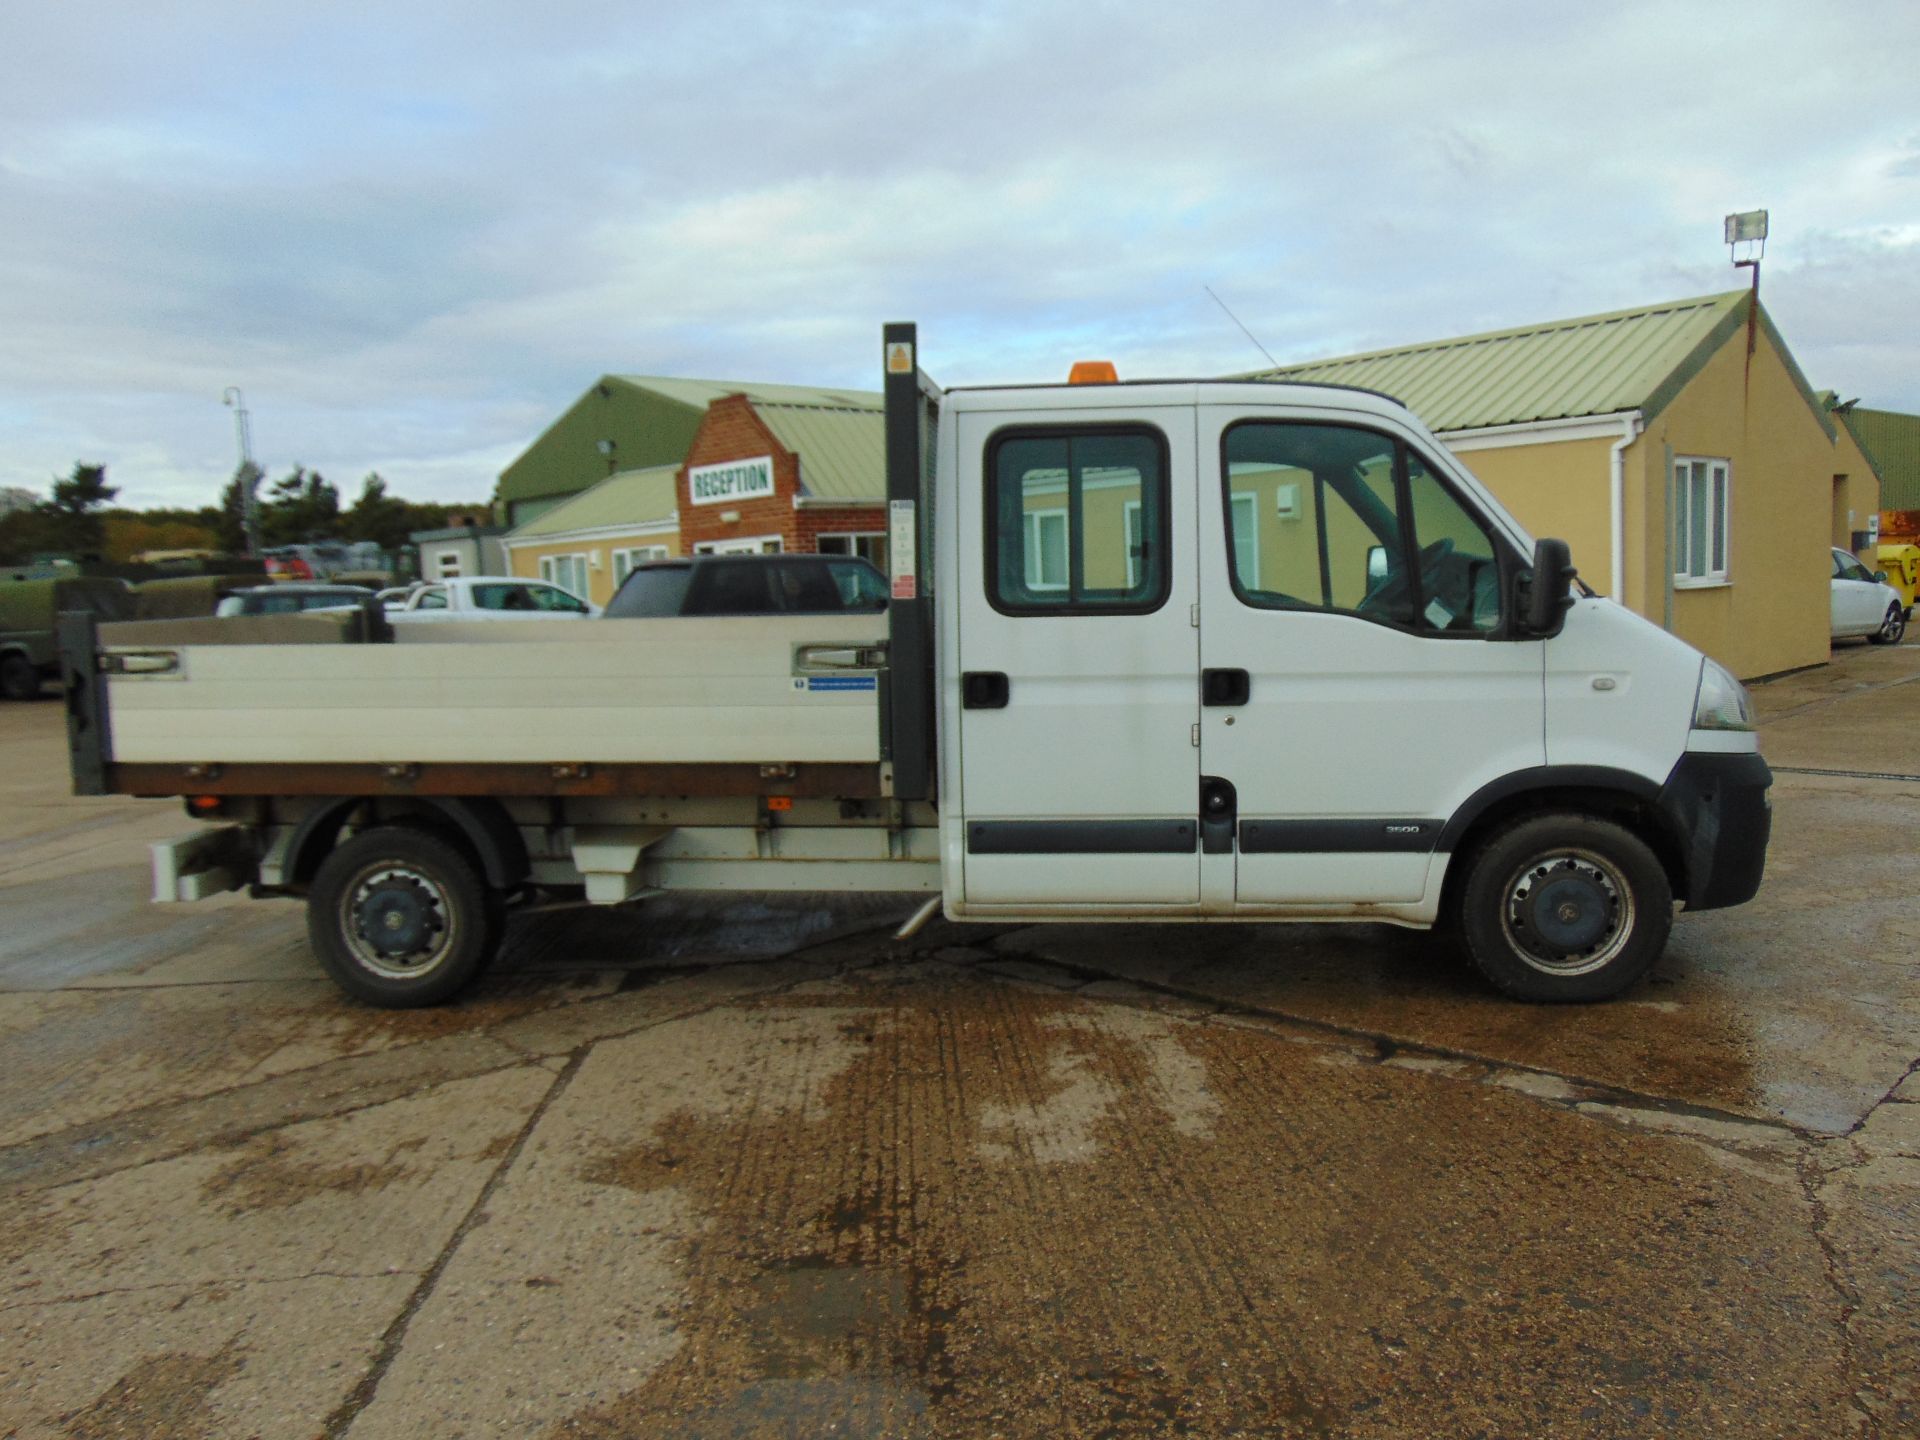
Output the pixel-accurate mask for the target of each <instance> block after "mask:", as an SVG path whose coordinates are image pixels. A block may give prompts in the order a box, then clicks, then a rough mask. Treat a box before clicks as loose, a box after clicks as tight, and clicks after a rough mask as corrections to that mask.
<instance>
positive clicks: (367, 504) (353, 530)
mask: <svg viewBox="0 0 1920 1440" xmlns="http://www.w3.org/2000/svg"><path fill="white" fill-rule="evenodd" d="M419 508H421V507H419V506H417V505H411V504H409V503H408V502H407V501H405V500H401V499H399V498H398V497H396V496H393V495H389V494H387V482H386V481H385V480H382V479H381V478H380V475H379V473H378V472H377V471H376V472H374V473H373V474H370V475H368V476H367V478H366V479H365V480H363V481H362V482H361V485H360V498H359V499H358V500H355V501H354V502H353V506H352V508H351V509H349V510H348V511H347V513H346V517H345V519H344V522H343V523H344V526H345V532H346V537H347V539H349V540H371V541H372V542H373V543H374V544H376V545H378V546H379V547H380V548H381V549H382V550H388V551H392V550H398V549H399V548H400V547H401V546H402V545H405V544H406V543H407V533H408V532H409V531H411V530H418V529H421V528H424V527H422V526H420V525H418V524H416V523H415V520H414V512H415V511H416V510H418V509H419Z"/></svg>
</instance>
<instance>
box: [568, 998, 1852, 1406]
mask: <svg viewBox="0 0 1920 1440" xmlns="http://www.w3.org/2000/svg"><path fill="white" fill-rule="evenodd" d="M792 1003H794V1002H793V1001H790V1000H785V999H782V1000H773V1001H764V1002H761V1006H760V1007H759V1008H767V1009H777V1008H780V1007H783V1006H789V1005H791V1004H792ZM839 1003H840V1004H842V1005H845V1004H846V1003H847V997H845V996H842V997H840V999H839ZM863 1008H864V1015H863V1018H861V1019H860V1020H858V1021H855V1022H851V1024H850V1027H848V1028H846V1029H845V1030H843V1034H844V1035H845V1037H846V1038H848V1039H850V1040H852V1041H854V1042H855V1043H856V1044H857V1046H858V1050H857V1052H856V1054H855V1055H854V1056H853V1058H852V1059H851V1060H850V1061H848V1062H847V1063H845V1064H843V1065H842V1066H841V1067H840V1069H839V1070H838V1072H837V1073H836V1074H835V1076H834V1078H832V1080H831V1081H830V1082H829V1083H828V1086H827V1089H826V1092H825V1094H824V1104H823V1105H820V1106H816V1107H809V1109H808V1111H807V1113H806V1114H805V1115H804V1116H802V1117H800V1118H799V1119H798V1120H796V1118H795V1117H794V1116H793V1115H791V1114H788V1115H784V1116H779V1117H775V1116H765V1117H761V1119H758V1120H756V1118H755V1117H754V1116H753V1115H752V1114H751V1113H750V1112H747V1111H744V1110H743V1111H736V1112H735V1113H732V1114H724V1115H716V1114H714V1113H712V1112H711V1111H709V1110H704V1109H703V1110H697V1111H694V1110H689V1111H683V1112H681V1113H678V1114H676V1115H674V1116H672V1117H671V1118H670V1119H668V1120H667V1121H665V1122H663V1123H661V1124H659V1125H657V1126H656V1127H654V1129H653V1132H652V1133H651V1134H649V1135H648V1136H646V1137H645V1138H644V1140H642V1141H641V1142H640V1143H638V1144H636V1145H633V1146H631V1147H629V1148H626V1149H623V1150H617V1151H613V1152H610V1153H608V1154H605V1155H603V1156H601V1157H599V1158H598V1159H597V1160H595V1161H592V1162H590V1163H589V1164H588V1165H587V1166H585V1167H584V1170H585V1178H591V1179H593V1180H595V1181H597V1182H599V1183H611V1184H615V1185H619V1186H621V1187H623V1188H629V1189H634V1190H638V1191H641V1192H650V1191H654V1190H665V1189H671V1190H673V1191H675V1192H678V1193H680V1194H683V1195H686V1196H688V1197H690V1199H691V1200H692V1203H693V1204H694V1205H695V1207H696V1208H697V1209H698V1210H699V1211H700V1212H701V1213H703V1214H704V1215H706V1216H707V1217H708V1223H707V1224H706V1225H705V1226H704V1227H703V1228H702V1230H701V1232H700V1234H699V1235H698V1236H697V1237H696V1238H693V1239H690V1240H689V1241H688V1242H687V1244H686V1253H685V1266H686V1281H687V1291H686V1297H685V1300H684V1304H683V1306H682V1307H681V1308H680V1309H679V1310H678V1311H677V1312H676V1313H675V1315H674V1318H673V1328H674V1330H675V1332H676V1334H677V1335H678V1336H679V1339H680V1343H679V1346H678V1348H677V1350H675V1351H674V1353H673V1354H672V1355H671V1356H670V1358H668V1359H667V1360H666V1361H665V1363H664V1364H662V1365H661V1366H660V1368H659V1369H658V1370H657V1371H655V1373H654V1374H653V1375H652V1376H651V1377H650V1378H648V1379H647V1380H646V1382H645V1383H644V1384H642V1385H640V1386H638V1387H636V1388H634V1389H632V1390H630V1391H629V1392H627V1393H626V1394H624V1395H623V1396H621V1397H620V1398H619V1399H618V1400H616V1401H614V1402H612V1403H608V1404H602V1405H597V1406H593V1407H589V1408H588V1409H586V1410H583V1411H580V1412H578V1413H576V1414H573V1415H571V1416H569V1417H567V1418H566V1419H565V1420H564V1421H562V1422H560V1423H559V1424H556V1425H555V1426H554V1427H553V1428H552V1429H551V1431H550V1432H549V1433H550V1434H551V1435H552V1436H555V1437H558V1436H563V1435H564V1436H577V1435H599V1436H607V1437H611V1436H616V1435H618V1436H626V1435H633V1434H648V1435H661V1436H695V1435H699V1436H705V1435H740V1436H753V1435H787V1434H792V1433H797V1432H795V1431H794V1430H793V1429H792V1428H790V1427H791V1425H792V1423H794V1421H795V1420H796V1418H804V1419H805V1420H806V1421H807V1423H806V1424H805V1425H803V1426H802V1430H805V1431H807V1433H819V1432H823V1431H825V1430H827V1429H828V1428H830V1425H831V1424H838V1425H839V1426H840V1427H842V1430H843V1432H844V1433H884V1434H888V1435H893V1436H913V1435H929V1436H939V1435H967V1436H973V1435H980V1434H991V1433H995V1432H996V1431H1008V1432H1012V1431H1016V1430H1022V1429H1025V1428H1028V1427H1029V1424H1030V1422H1031V1420H1032V1418H1033V1417H1036V1416H1042V1415H1044V1416H1047V1417H1049V1422H1050V1423H1049V1433H1051V1434H1059V1435H1148V1434H1153V1435H1164V1434H1205V1435H1228V1434H1263V1435H1264V1434H1276V1433H1281V1434H1300V1435H1313V1434H1341V1435H1383V1436H1384V1435H1404V1434H1414V1433H1420V1434H1433V1435H1439V1434H1471V1433H1475V1432H1476V1431H1480V1430H1484V1431H1485V1432H1486V1433H1545V1432H1546V1431H1547V1430H1549V1429H1551V1428H1552V1427H1554V1426H1556V1425H1561V1426H1567V1427H1575V1426H1577V1428H1579V1429H1580V1431H1581V1433H1586V1434H1600V1435H1606V1434H1638V1433H1644V1432H1645V1431H1646V1429H1648V1428H1649V1427H1650V1426H1653V1427H1664V1428H1667V1429H1669V1430H1672V1431H1674V1432H1675V1433H1680V1432H1682V1431H1691V1432H1693V1433H1705V1432H1710V1431H1715V1430H1725V1431H1726V1432H1727V1433H1740V1434H1745V1435H1772V1434H1802V1433H1807V1427H1808V1426H1809V1425H1813V1426H1814V1427H1815V1428H1819V1427H1820V1424H1821V1423H1822V1422H1821V1421H1820V1417H1822V1416H1831V1417H1832V1420H1833V1425H1834V1426H1835V1427H1836V1428H1837V1427H1838V1425H1839V1424H1840V1421H1841V1418H1842V1416H1841V1410H1842V1409H1844V1401H1843V1400H1841V1398H1840V1397H1839V1394H1838V1388H1837V1381H1836V1378H1835V1377H1836V1375H1837V1371H1838V1364H1839V1338H1838V1335H1839V1331H1838V1326H1837V1324H1836V1323H1835V1317H1834V1313H1833V1312H1834V1308H1835V1307H1834V1305H1833V1297H1832V1295H1831V1293H1830V1291H1829V1290H1828V1288H1827V1286H1826V1283H1825V1280H1824V1278H1823V1275H1822V1261H1821V1256H1820V1253H1819V1249H1818V1246H1817V1245H1816V1244H1815V1243H1814V1241H1813V1239H1812V1237H1811V1236H1810V1235H1809V1233H1808V1232H1807V1229H1806V1227H1805V1224H1804V1216H1803V1215H1802V1214H1801V1213H1800V1204H1799V1197H1798V1195H1797V1192H1795V1191H1793V1190H1792V1189H1791V1188H1787V1189H1784V1190H1782V1189H1779V1188H1777V1187H1766V1188H1765V1193H1754V1187H1752V1186H1751V1185H1750V1184H1748V1183H1746V1182H1745V1179H1744V1177H1742V1176H1740V1175H1738V1174H1737V1173H1734V1172H1730V1171H1728V1170H1726V1169H1725V1168H1723V1167H1720V1166H1718V1165H1716V1164H1714V1163H1713V1161H1712V1160H1710V1159H1707V1158H1705V1157H1702V1156H1700V1155H1698V1153H1697V1152H1694V1151H1692V1150H1691V1149H1690V1148H1689V1147H1684V1146H1681V1145H1679V1144H1677V1143H1674V1142H1666V1141H1658V1140H1649V1139H1648V1138H1646V1137H1629V1136H1626V1135H1622V1134H1619V1133H1616V1132H1612V1131H1609V1130H1606V1129H1604V1128H1601V1127H1596V1126H1594V1125H1592V1124H1591V1123H1589V1122H1587V1121H1585V1120H1583V1119H1581V1118H1580V1117H1578V1116H1575V1115H1570V1114H1567V1113H1564V1112H1562V1111H1559V1110H1555V1109H1552V1108H1548V1107H1543V1106H1541V1105H1539V1104H1538V1103H1537V1102H1535V1101H1533V1100H1531V1099H1529V1098H1527V1097H1523V1096H1518V1095H1509V1094H1506V1093H1504V1092H1501V1091H1499V1090H1497V1089H1495V1088H1494V1087H1488V1086H1485V1085H1475V1084H1465V1083H1457V1082H1454V1081H1452V1080H1449V1079H1446V1078H1444V1077H1436V1076H1433V1075H1428V1074H1424V1073H1408V1072H1403V1071H1398V1070H1394V1069H1390V1068H1388V1067H1383V1066H1359V1067H1351V1066H1350V1067H1344V1068H1343V1067H1337V1066H1336V1067H1327V1066H1325V1065H1321V1064H1318V1063H1317V1061H1318V1059H1319V1058H1321V1057H1322V1056H1324V1055H1325V1054H1326V1053H1327V1052H1326V1048H1325V1047H1324V1046H1323V1045H1319V1044H1314V1043H1302V1042H1301V1041H1300V1040H1298V1039H1297V1038H1296V1039H1289V1038H1287V1037H1281V1036H1276V1035H1273V1034H1271V1033H1264V1032H1262V1031H1260V1030H1258V1029H1254V1028H1251V1027H1246V1026H1234V1025H1220V1024H1199V1023H1194V1022H1191V1021H1187V1020H1183V1019H1180V1018H1178V1017H1173V1016H1161V1015H1144V1016H1143V1015H1142V1014H1140V1013H1139V1012H1124V1011H1123V1012H1121V1015H1122V1017H1123V1018H1119V1019H1116V1020H1114V1021H1113V1022H1112V1023H1108V1021H1109V1017H1108V1014H1107V1012H1106V1010H1105V1008H1104V1007H1101V1006H1097V1005H1095V1004H1092V1003H1091V1002H1087V1001H1082V1000H1078V999H1076V998H1074V997H1072V996H1069V995H1061V994H1059V993H1047V992H1045V991H1042V990H1040V989H1038V988H1028V987H1015V986H1011V985H1007V984H1003V983H998V982H995V981H992V980H990V979H988V978H987V977H985V976H979V975H970V974H964V973H961V974H955V973H952V972H948V971H932V970H922V971H919V972H918V973H917V974H916V975H915V977H914V983H913V984H911V985H896V986H892V987H879V986H876V987H871V1001H870V1003H869V1004H868V1005H867V1006H865V1007H863ZM742 1063H743V1064H745V1065H748V1066H754V1065H756V1064H760V1063H764V1064H770V1065H777V1064H778V1063H779V1062H778V1060H777V1059H768V1060H764V1061H756V1060H755V1059H754V1058H753V1057H751V1056H743V1059H742ZM749 1088H751V1087H750V1086H749ZM1625 1314H1630V1315H1632V1316H1633V1317H1635V1319H1634V1322H1633V1323H1632V1324H1631V1325H1628V1324H1623V1323H1621V1320H1620V1316H1622V1315H1625ZM1782 1333H1792V1334H1795V1335H1796V1337H1797V1348H1798V1349H1799V1351H1800V1355H1799V1362H1800V1363H1799V1364H1797V1365H1796V1367H1795V1370H1794V1374H1793V1375H1792V1376H1790V1377H1788V1376H1778V1375H1776V1381H1775V1383H1774V1384H1773V1385H1772V1387H1771V1390H1770V1393H1769V1394H1768V1395H1767V1396H1765V1397H1760V1396H1756V1395H1754V1394H1753V1393H1752V1392H1751V1390H1750V1389H1749V1388H1748V1387H1747V1386H1746V1384H1745V1381H1746V1377H1747V1376H1750V1375H1751V1374H1754V1373H1759V1372H1760V1371H1761V1370H1769V1371H1777V1367H1776V1366H1774V1365H1773V1363H1772V1360H1771V1359H1770V1356H1772V1354H1773V1353H1774V1340H1773V1339H1772V1338H1771V1337H1776V1336H1778V1335H1779V1334H1782ZM1496 1357H1497V1359H1496ZM1522 1377H1524V1378H1522ZM1837 1407H1838V1408H1837Z"/></svg>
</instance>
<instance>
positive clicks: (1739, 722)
mask: <svg viewBox="0 0 1920 1440" xmlns="http://www.w3.org/2000/svg"><path fill="white" fill-rule="evenodd" d="M1693 728H1694V729H1696V730H1751V729H1753V728H1754V719H1753V701H1752V700H1751V699H1749V698H1748V696H1747V690H1746V687H1745V686H1744V685H1742V684H1741V683H1740V682H1739V681H1738V680H1736V679H1734V678H1733V675H1732V674H1731V673H1730V672H1729V671H1728V670H1727V668H1726V667H1725V666H1724V665H1716V664H1714V663H1713V661H1711V660H1709V661H1707V662H1706V663H1705V664H1704V665H1702V666H1701V668H1700V696H1699V698H1698V699H1697V700H1695V701H1694V702H1693Z"/></svg>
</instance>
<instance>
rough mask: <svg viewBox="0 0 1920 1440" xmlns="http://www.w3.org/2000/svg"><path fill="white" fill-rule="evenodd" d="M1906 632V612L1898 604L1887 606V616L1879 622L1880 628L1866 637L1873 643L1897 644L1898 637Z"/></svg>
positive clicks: (1898, 641)
mask: <svg viewBox="0 0 1920 1440" xmlns="http://www.w3.org/2000/svg"><path fill="white" fill-rule="evenodd" d="M1906 633H1907V612H1906V611H1904V610H1902V609H1901V608H1900V607H1899V606H1898V605H1889V606H1888V607H1887V618H1886V619H1885V620H1883V621H1881V622H1880V628H1879V629H1878V630H1876V631H1874V632H1873V634H1871V635H1869V636H1868V637H1867V639H1868V641H1870V642H1871V643H1872V644H1875V645H1898V644H1899V643H1900V637H1901V636H1903V635H1905V634H1906Z"/></svg>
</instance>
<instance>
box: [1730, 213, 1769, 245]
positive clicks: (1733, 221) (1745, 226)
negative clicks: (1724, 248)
mask: <svg viewBox="0 0 1920 1440" xmlns="http://www.w3.org/2000/svg"><path fill="white" fill-rule="evenodd" d="M1766 238H1767V212H1766V211H1764V210H1742V211H1741V212H1740V213H1739V214H1737V215H1729V216H1727V244H1729V245H1738V244H1740V243H1741V242H1742V241H1743V240H1757V241H1762V242H1764V241H1765V240H1766Z"/></svg>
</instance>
